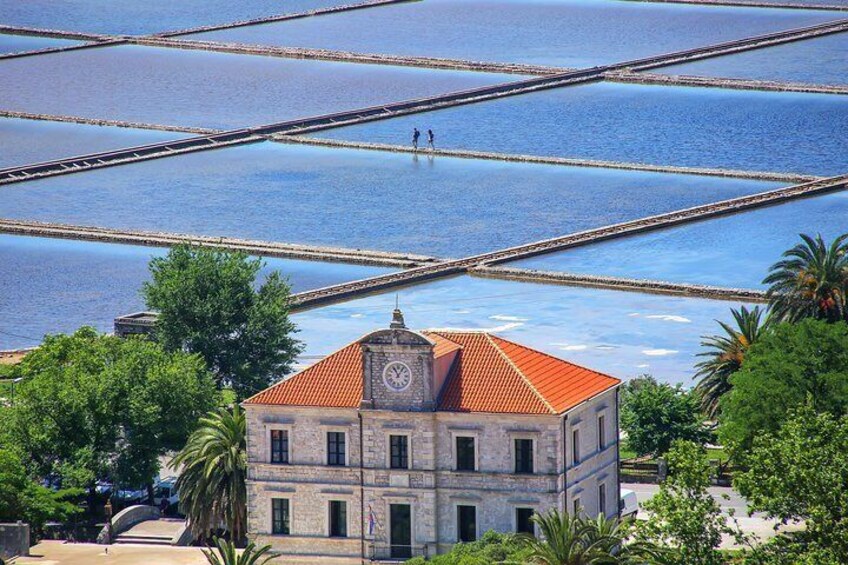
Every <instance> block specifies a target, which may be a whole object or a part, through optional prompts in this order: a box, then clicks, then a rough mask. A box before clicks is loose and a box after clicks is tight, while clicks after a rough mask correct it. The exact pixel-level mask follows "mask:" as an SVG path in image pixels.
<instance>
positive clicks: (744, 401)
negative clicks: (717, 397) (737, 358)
mask: <svg viewBox="0 0 848 565" xmlns="http://www.w3.org/2000/svg"><path fill="white" fill-rule="evenodd" d="M730 382H731V383H732V385H733V388H732V389H731V391H730V392H729V393H728V394H727V395H725V397H724V399H723V400H722V415H721V419H720V422H721V427H720V431H719V434H720V436H721V438H722V440H723V442H724V444H725V445H727V446H729V447H731V448H733V449H734V450H735V451H736V452H741V451H744V450H746V449H748V448H750V446H751V444H752V441H753V438H754V436H756V435H757V434H759V433H761V432H774V431H776V430H777V429H778V428H779V427H780V425H781V424H782V423H783V422H784V421H786V418H787V417H788V415H789V414H790V413H791V412H792V411H793V410H794V409H796V408H798V407H800V406H802V405H803V404H804V403H805V402H807V400H808V399H809V401H810V403H811V406H812V407H813V409H814V410H815V411H816V412H830V413H833V414H836V415H841V414H844V413H845V412H846V409H848V325H847V324H844V323H841V322H840V323H835V324H828V323H825V322H823V321H817V320H813V319H807V320H803V321H801V322H798V323H797V324H778V325H775V326H773V327H772V330H771V331H770V332H768V333H767V334H766V335H764V336H762V337H761V338H760V339H759V340H758V342H757V343H755V344H753V345H752V346H751V348H750V350H749V351H748V356H747V358H746V360H745V364H744V365H742V367H741V369H740V370H739V371H737V372H736V373H735V374H734V375H733V376H731V377H730Z"/></svg>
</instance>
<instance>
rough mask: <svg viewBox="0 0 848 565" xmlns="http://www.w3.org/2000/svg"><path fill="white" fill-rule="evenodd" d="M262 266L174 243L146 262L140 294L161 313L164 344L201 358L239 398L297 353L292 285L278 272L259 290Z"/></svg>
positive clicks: (275, 375)
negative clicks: (291, 316) (291, 309)
mask: <svg viewBox="0 0 848 565" xmlns="http://www.w3.org/2000/svg"><path fill="white" fill-rule="evenodd" d="M262 266H263V263H262V261H261V260H260V259H251V258H249V257H248V256H247V255H245V254H244V253H230V252H225V251H220V250H215V249H208V248H202V247H189V246H184V245H183V246H177V247H174V248H172V249H171V250H170V252H169V253H168V255H167V256H165V257H157V258H155V259H153V260H152V261H151V262H150V273H151V275H152V281H151V282H148V283H145V285H144V287H143V289H142V292H143V294H144V297H145V300H146V302H147V306H148V307H149V308H151V309H154V310H157V311H158V312H159V319H158V322H157V326H156V332H157V338H158V339H159V340H160V341H161V343H163V344H164V345H165V347H166V348H167V349H169V350H185V351H190V352H193V353H198V354H199V355H200V356H201V357H203V359H204V360H205V361H206V363H207V365H208V367H209V368H210V369H211V370H212V372H213V373H214V374H215V378H216V380H217V382H218V385H219V387H220V386H232V388H233V389H234V390H235V391H236V394H237V395H238V397H239V398H245V397H247V396H250V395H252V394H254V393H256V392H258V391H260V390H262V389H263V388H265V387H267V386H268V385H269V384H271V383H272V382H274V381H275V380H278V379H280V378H281V377H283V376H284V375H285V374H286V373H287V372H289V371H290V370H291V366H292V363H293V361H294V359H295V357H296V356H297V354H298V353H300V351H301V348H302V346H301V344H300V342H298V341H297V340H295V339H294V338H293V337H292V334H293V333H294V332H295V331H296V329H295V326H294V324H293V323H292V322H291V320H290V319H289V316H288V314H289V300H290V294H289V292H290V289H289V285H288V284H287V283H286V282H285V281H284V280H283V279H282V278H281V277H280V274H279V273H277V272H274V273H272V274H270V275H269V276H268V277H267V278H266V279H265V281H264V282H263V283H262V284H261V285H258V284H257V280H256V279H257V275H258V274H259V271H260V270H261V268H262ZM257 287H258V289H256V288H257Z"/></svg>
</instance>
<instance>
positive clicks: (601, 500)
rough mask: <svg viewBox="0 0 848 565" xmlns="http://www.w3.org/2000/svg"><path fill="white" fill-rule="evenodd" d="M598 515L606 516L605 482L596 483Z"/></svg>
mask: <svg viewBox="0 0 848 565" xmlns="http://www.w3.org/2000/svg"><path fill="white" fill-rule="evenodd" d="M598 514H603V515H604V517H606V516H607V484H606V483H605V482H599V483H598Z"/></svg>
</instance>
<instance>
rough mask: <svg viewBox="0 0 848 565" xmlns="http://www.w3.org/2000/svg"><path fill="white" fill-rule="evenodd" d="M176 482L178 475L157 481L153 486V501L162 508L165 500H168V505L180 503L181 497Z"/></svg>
mask: <svg viewBox="0 0 848 565" xmlns="http://www.w3.org/2000/svg"><path fill="white" fill-rule="evenodd" d="M176 483H177V478H176V477H165V478H164V479H160V480H159V481H157V482H156V485H155V486H154V487H153V503H154V504H156V505H157V506H159V507H160V508H161V507H162V505H163V502H162V501H163V500H166V501H167V502H168V503H167V506H166V507H169V506H172V505H175V504H179V502H180V497H179V495H178V494H177V489H176V488H175V485H176Z"/></svg>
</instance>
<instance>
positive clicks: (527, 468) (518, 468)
mask: <svg viewBox="0 0 848 565" xmlns="http://www.w3.org/2000/svg"><path fill="white" fill-rule="evenodd" d="M515 472H516V473H532V472H533V440H532V439H516V440H515Z"/></svg>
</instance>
